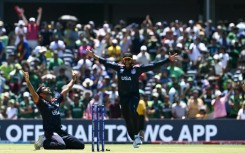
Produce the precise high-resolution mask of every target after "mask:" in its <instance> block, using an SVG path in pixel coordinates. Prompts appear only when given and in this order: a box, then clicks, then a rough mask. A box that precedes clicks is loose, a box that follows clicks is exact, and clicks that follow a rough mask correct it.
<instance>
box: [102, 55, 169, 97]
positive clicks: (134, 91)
mask: <svg viewBox="0 0 245 153" xmlns="http://www.w3.org/2000/svg"><path fill="white" fill-rule="evenodd" d="M99 61H100V63H102V64H104V65H105V67H107V68H111V69H113V70H115V71H117V77H118V93H119V95H139V76H140V75H141V74H142V73H143V72H147V71H150V70H153V69H155V68H158V67H160V66H162V65H163V64H166V63H167V62H169V59H164V60H160V61H158V62H154V63H151V64H147V65H135V66H133V67H132V68H129V69H126V68H125V66H124V65H122V64H119V63H115V62H110V61H107V60H105V59H103V58H99Z"/></svg>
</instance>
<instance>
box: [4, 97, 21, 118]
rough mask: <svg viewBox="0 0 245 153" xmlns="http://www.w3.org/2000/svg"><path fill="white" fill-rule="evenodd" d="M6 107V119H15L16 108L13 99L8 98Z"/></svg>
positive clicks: (16, 116)
mask: <svg viewBox="0 0 245 153" xmlns="http://www.w3.org/2000/svg"><path fill="white" fill-rule="evenodd" d="M8 103H9V104H8V107H7V109H6V115H7V119H11V120H16V119H17V118H18V109H17V108H16V106H15V104H16V103H15V100H14V99H10V100H9V102H8Z"/></svg>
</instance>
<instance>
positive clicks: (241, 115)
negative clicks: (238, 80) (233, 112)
mask: <svg viewBox="0 0 245 153" xmlns="http://www.w3.org/2000/svg"><path fill="white" fill-rule="evenodd" d="M243 107H244V106H243ZM237 119H238V120H245V110H244V109H243V108H241V109H240V110H239V111H238V113H237Z"/></svg>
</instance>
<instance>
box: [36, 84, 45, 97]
mask: <svg viewBox="0 0 245 153" xmlns="http://www.w3.org/2000/svg"><path fill="white" fill-rule="evenodd" d="M42 87H43V85H41V86H40V87H38V88H37V90H36V93H37V94H38V95H39V94H40V93H42V91H43V90H42Z"/></svg>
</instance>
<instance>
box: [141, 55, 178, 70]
mask: <svg viewBox="0 0 245 153" xmlns="http://www.w3.org/2000/svg"><path fill="white" fill-rule="evenodd" d="M177 57H178V55H177V53H175V54H174V55H171V54H170V53H169V57H168V59H165V60H160V61H158V62H154V63H151V64H147V65H143V66H141V68H142V72H147V71H151V70H153V69H155V68H158V67H160V66H162V65H164V64H166V63H169V62H174V61H175V60H176V59H177Z"/></svg>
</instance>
